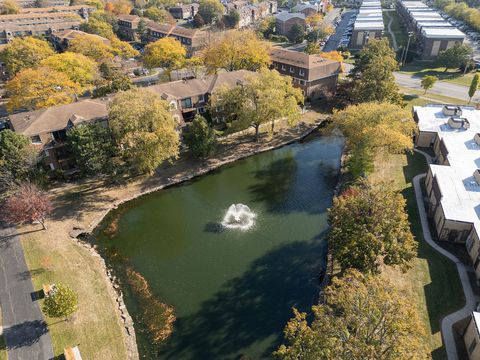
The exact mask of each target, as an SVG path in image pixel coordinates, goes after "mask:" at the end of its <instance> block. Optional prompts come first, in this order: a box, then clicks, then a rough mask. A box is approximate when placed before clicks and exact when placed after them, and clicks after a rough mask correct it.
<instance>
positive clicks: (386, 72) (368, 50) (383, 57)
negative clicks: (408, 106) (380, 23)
mask: <svg viewBox="0 0 480 360" xmlns="http://www.w3.org/2000/svg"><path fill="white" fill-rule="evenodd" d="M397 68H398V64H397V60H396V59H395V52H394V51H393V50H392V48H391V47H390V45H389V43H388V39H386V38H385V39H382V40H370V41H369V43H368V44H367V46H366V47H365V48H364V49H362V50H361V51H360V53H359V55H358V58H357V59H356V60H355V65H354V67H353V69H352V71H351V72H350V74H349V78H350V79H351V80H352V82H353V87H352V90H351V94H350V96H351V98H352V99H353V100H354V101H355V102H357V103H361V102H371V101H377V102H390V103H394V104H400V103H401V102H402V98H401V95H400V93H399V91H398V86H397V84H396V83H395V77H394V75H393V72H394V71H395V70H397Z"/></svg>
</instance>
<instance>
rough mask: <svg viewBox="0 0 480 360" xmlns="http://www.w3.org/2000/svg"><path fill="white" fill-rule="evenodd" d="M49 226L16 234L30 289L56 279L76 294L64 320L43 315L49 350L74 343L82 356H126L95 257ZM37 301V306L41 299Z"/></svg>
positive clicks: (109, 296)
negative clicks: (73, 309)
mask: <svg viewBox="0 0 480 360" xmlns="http://www.w3.org/2000/svg"><path fill="white" fill-rule="evenodd" d="M53 228H54V227H52V230H47V231H46V232H44V231H39V232H31V233H28V234H24V235H22V236H21V240H22V245H23V248H24V252H25V258H26V261H27V264H28V267H29V269H30V273H31V277H32V281H33V286H34V289H35V290H36V291H39V290H41V289H42V284H54V283H57V282H62V283H64V284H66V285H68V286H70V287H71V288H72V289H73V290H74V291H75V292H76V293H77V294H78V297H79V306H78V311H77V312H76V313H75V314H74V315H72V317H71V318H70V319H69V320H67V321H65V320H64V319H50V318H46V321H47V323H48V328H49V331H50V335H51V338H52V342H53V348H54V353H55V355H56V356H58V355H61V354H63V349H64V348H65V347H69V346H75V345H79V348H80V352H81V353H82V356H83V358H84V359H112V360H114V359H115V360H117V359H126V349H125V344H124V334H123V331H122V329H121V324H120V322H119V318H118V316H117V314H116V312H115V306H116V303H115V301H114V299H113V297H112V296H111V291H110V290H109V288H108V286H107V285H108V284H107V282H106V279H105V277H104V275H103V274H101V273H100V269H101V267H100V266H99V265H98V264H96V263H95V262H98V261H99V259H98V258H96V257H93V256H92V255H91V254H90V253H89V252H88V250H87V249H85V248H83V247H81V246H79V245H77V244H76V243H75V242H74V241H73V240H72V239H70V238H68V235H64V234H62V233H58V232H54V231H53ZM38 301H39V302H40V307H41V306H42V305H43V300H38Z"/></svg>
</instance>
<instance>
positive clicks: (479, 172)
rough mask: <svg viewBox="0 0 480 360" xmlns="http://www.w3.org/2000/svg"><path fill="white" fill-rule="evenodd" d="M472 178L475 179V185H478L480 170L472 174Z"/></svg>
mask: <svg viewBox="0 0 480 360" xmlns="http://www.w3.org/2000/svg"><path fill="white" fill-rule="evenodd" d="M473 177H474V178H475V181H476V182H477V185H480V169H477V170H475V171H474V172H473Z"/></svg>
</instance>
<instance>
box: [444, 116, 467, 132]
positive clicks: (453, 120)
mask: <svg viewBox="0 0 480 360" xmlns="http://www.w3.org/2000/svg"><path fill="white" fill-rule="evenodd" d="M448 125H450V127H451V128H452V129H469V128H470V122H469V121H468V120H467V119H465V118H460V117H453V116H450V117H449V118H448Z"/></svg>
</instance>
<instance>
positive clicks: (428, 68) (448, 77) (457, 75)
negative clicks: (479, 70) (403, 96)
mask: <svg viewBox="0 0 480 360" xmlns="http://www.w3.org/2000/svg"><path fill="white" fill-rule="evenodd" d="M400 72H401V73H403V74H408V75H413V76H415V77H418V78H423V77H424V76H425V75H433V76H436V77H438V79H439V80H440V81H445V82H450V83H452V84H457V85H463V86H470V83H471V82H472V79H473V76H474V75H475V72H470V73H467V74H465V75H464V74H463V72H462V71H459V70H458V69H449V70H447V71H445V68H444V67H438V66H437V65H436V64H435V63H432V62H425V61H416V62H413V63H411V64H407V65H405V66H402V68H401V69H400Z"/></svg>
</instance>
